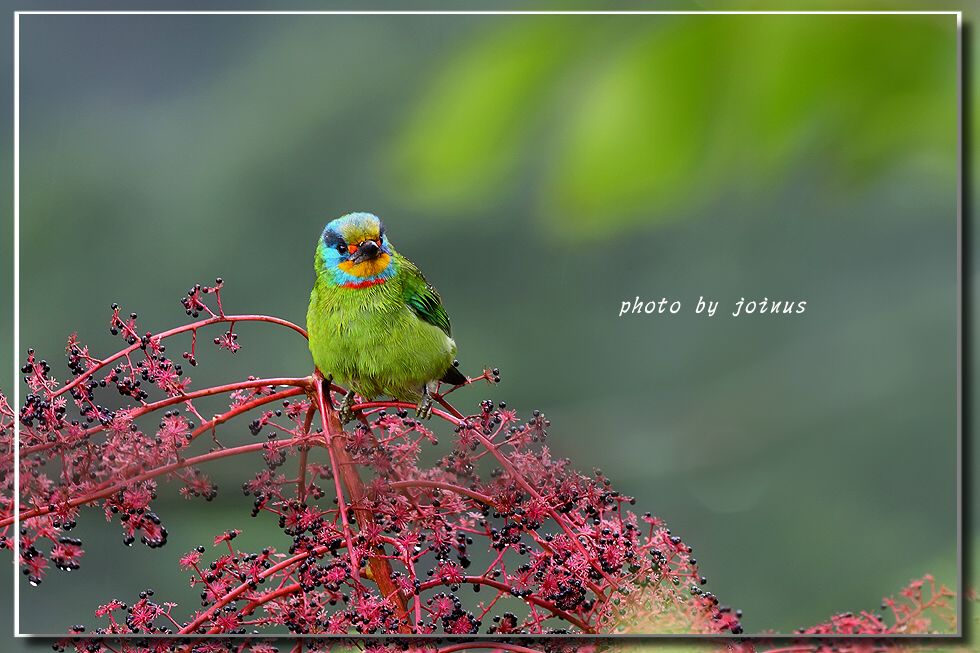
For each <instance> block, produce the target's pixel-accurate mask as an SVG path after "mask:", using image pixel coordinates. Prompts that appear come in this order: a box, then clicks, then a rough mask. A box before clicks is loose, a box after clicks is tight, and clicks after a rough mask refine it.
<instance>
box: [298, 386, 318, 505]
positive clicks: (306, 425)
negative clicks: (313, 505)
mask: <svg viewBox="0 0 980 653" xmlns="http://www.w3.org/2000/svg"><path fill="white" fill-rule="evenodd" d="M315 414H316V408H314V407H313V406H312V405H311V406H310V408H309V410H307V411H306V420H305V421H304V422H303V433H305V434H307V435H308V434H309V432H310V426H312V425H313V415H315ZM309 453H310V448H309V447H302V448H300V450H299V473H298V474H297V479H296V498H297V499H299V502H300V503H306V463H307V458H308V457H309Z"/></svg>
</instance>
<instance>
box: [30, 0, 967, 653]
mask: <svg viewBox="0 0 980 653" xmlns="http://www.w3.org/2000/svg"><path fill="white" fill-rule="evenodd" d="M13 13H14V352H13V368H14V369H13V372H14V377H13V379H14V383H13V386H14V389H13V397H14V405H13V409H14V523H13V527H14V548H13V550H12V554H13V555H12V556H11V558H12V559H13V568H14V574H13V576H14V637H15V638H18V639H30V638H50V637H63V636H64V635H56V636H52V635H38V634H31V633H22V632H20V564H19V563H20V420H19V415H20V366H19V365H18V360H19V356H20V17H21V16H44V15H52V16H142V15H146V16H471V15H472V16H624V15H638V16H652V15H661V16H712V15H714V16H742V15H749V16H956V83H957V96H958V97H957V103H956V114H957V133H956V143H957V189H956V225H957V226H956V230H957V232H956V395H957V397H956V443H957V458H956V461H957V505H956V562H957V572H956V573H957V588H956V598H957V601H956V632H955V633H953V634H926V635H889V636H886V638H887V639H906V638H912V639H928V638H936V639H949V638H960V637H962V636H963V589H964V588H963V581H964V578H963V560H962V557H963V554H962V548H963V532H962V521H963V473H962V467H963V461H962V457H963V451H962V444H963V425H962V411H963V398H962V378H963V370H962V364H963V356H962V339H963V325H962V306H963V291H962V276H963V272H962V267H963V259H962V247H963V245H962V236H963V234H962V230H963V207H962V201H963V200H962V198H963V168H962V166H963V79H962V77H963V64H962V59H963V48H962V44H963V31H962V30H963V12H962V11H891V10H884V11H846V10H842V11H647V10H608V11H519V10H504V11H407V10H405V11H399V10H392V11H381V10H379V11H340V10H337V11H214V10H202V11H124V10H123V11H95V10H93V11H15V12H13ZM123 637H126V638H129V637H142V638H146V637H150V638H155V637H170V636H163V635H126V636H123ZM195 637H202V636H199V635H181V636H177V637H176V638H192V639H193V638H195ZM204 637H208V636H204ZM210 637H219V638H225V637H232V638H234V637H236V636H235V635H211V636H210ZM238 637H259V638H260V639H262V638H281V637H286V635H277V634H274V633H269V634H268V635H258V636H256V635H239V636H238ZM300 637H303V636H300ZM307 637H309V636H307ZM342 637H349V636H348V635H344V636H342ZM396 637H398V636H396ZM401 637H404V636H401ZM411 637H421V638H422V639H426V638H427V636H418V635H416V636H410V638H411ZM476 637H477V638H479V637H481V636H479V635H478V636H476ZM483 637H487V636H483ZM489 637H491V638H492V637H493V636H489ZM524 637H542V636H539V635H528V636H524ZM544 637H548V636H544ZM553 637H577V636H576V635H568V636H553ZM600 637H601V638H603V639H620V638H622V639H633V638H641V639H642V638H660V637H673V638H677V637H681V638H692V639H709V640H710V639H780V638H787V637H791V638H792V637H796V638H798V637H799V635H780V634H769V635H766V634H758V633H753V634H741V635H731V634H728V635H724V634H723V635H699V634H694V633H682V634H679V635H676V634H675V635H666V634H659V635H658V634H649V635H619V636H616V635H604V636H600ZM440 638H448V639H451V638H452V636H440ZM861 638H879V639H880V638H881V636H878V635H856V636H855V635H816V636H808V637H807V639H861Z"/></svg>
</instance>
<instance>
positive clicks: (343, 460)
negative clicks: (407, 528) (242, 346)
mask: <svg viewBox="0 0 980 653" xmlns="http://www.w3.org/2000/svg"><path fill="white" fill-rule="evenodd" d="M323 385H324V384H323V383H317V384H316V386H317V391H316V395H317V405H318V408H319V410H320V417H321V419H322V421H323V430H324V433H325V435H326V436H327V452H328V453H329V455H330V465H331V467H332V469H333V477H334V485H335V487H336V491H337V503H338V505H339V506H340V518H341V523H342V524H343V526H344V536H345V537H346V538H347V548H348V552H349V553H350V556H351V574H352V575H353V577H354V578H355V580H356V579H357V577H358V566H359V565H358V561H357V559H356V558H355V553H354V543H353V541H352V540H351V530H350V522H349V521H348V519H347V509H346V500H345V499H344V490H343V488H344V486H346V488H347V491H348V492H349V493H350V496H351V505H352V506H356V505H357V504H358V503H360V502H361V501H362V500H363V498H364V483H363V482H362V481H361V476H360V474H359V473H358V471H357V467H356V466H355V465H354V462H353V461H352V460H351V458H350V455H349V454H348V453H347V450H346V449H345V448H344V439H345V438H344V427H343V425H342V424H341V423H340V418H339V417H338V416H337V412H336V411H335V410H333V408H332V407H329V406H328V405H327V401H326V397H325V396H324V394H323ZM354 515H355V516H356V517H357V523H358V527H359V528H360V529H361V530H363V529H364V527H365V526H368V525H372V524H374V515H373V514H372V513H371V511H370V510H367V509H365V508H354ZM379 553H380V551H379ZM368 566H369V568H370V569H371V575H372V576H373V577H374V582H375V583H377V584H378V589H379V590H381V593H382V595H383V596H389V597H392V600H393V601H394V602H395V607H396V609H397V612H398V616H399V619H400V620H402V621H404V622H405V624H406V625H404V626H400V627H399V630H400V631H402V632H405V633H410V632H411V629H410V628H408V626H407V623H408V618H407V614H408V613H407V611H406V609H405V599H404V598H403V597H402V595H401V592H399V591H398V588H397V587H396V586H395V582H394V580H392V577H391V575H392V570H391V563H389V562H388V560H387V559H386V558H384V557H383V556H381V555H378V556H370V557H369V558H368Z"/></svg>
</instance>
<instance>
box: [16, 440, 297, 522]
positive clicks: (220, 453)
mask: <svg viewBox="0 0 980 653" xmlns="http://www.w3.org/2000/svg"><path fill="white" fill-rule="evenodd" d="M306 442H307V439H306V438H291V439H289V440H272V441H266V442H257V443H254V444H246V445H242V446H240V447H231V448H229V449H218V450H217V451H211V452H209V453H206V454H202V455H200V456H195V457H193V458H185V459H184V460H181V461H179V462H176V463H171V464H169V465H164V466H163V467H157V468H155V469H151V470H150V471H147V472H144V473H142V474H139V475H138V476H133V477H130V478H127V479H124V480H122V481H120V482H119V483H116V484H114V485H112V486H110V487H107V488H105V489H103V490H99V491H97V492H92V493H89V494H86V495H83V496H81V497H76V498H74V499H71V500H70V501H68V503H67V505H68V506H69V507H75V506H80V505H83V504H86V503H91V502H92V501H98V500H99V499H104V498H105V497H107V496H110V495H112V494H114V493H116V492H118V491H119V490H122V489H125V488H126V486H128V485H130V484H132V483H138V482H140V481H145V480H148V479H151V478H156V477H157V476H162V475H164V474H169V473H171V472H173V471H175V470H178V469H183V468H184V467H190V466H193V465H198V464H200V463H206V462H210V461H212V460H218V459H221V458H228V457H230V456H237V455H239V454H244V453H250V452H252V451H261V450H262V448H263V447H266V446H268V445H269V444H270V443H271V444H274V445H276V446H282V447H290V446H293V445H295V444H299V443H306ZM61 505H62V506H64V505H65V504H61ZM57 509H58V507H57V506H55V508H54V510H57ZM49 512H52V509H51V508H50V507H48V506H44V507H43V508H36V509H34V510H28V511H26V512H22V513H21V515H20V518H21V520H24V519H31V518H32V517H40V516H42V515H46V514H48V513H49ZM13 521H14V518H13V516H11V517H7V518H6V519H2V520H0V527H3V526H7V525H9V524H12V523H13Z"/></svg>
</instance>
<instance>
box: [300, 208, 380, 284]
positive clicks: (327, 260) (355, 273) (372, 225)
mask: <svg viewBox="0 0 980 653" xmlns="http://www.w3.org/2000/svg"><path fill="white" fill-rule="evenodd" d="M317 256H318V259H319V260H318V263H322V265H323V268H322V271H323V272H325V273H326V274H327V278H328V280H329V281H331V282H332V283H333V284H334V285H337V286H341V287H344V288H364V287H367V286H373V285H377V284H379V283H384V282H385V281H387V280H388V279H390V278H391V277H392V276H394V274H395V272H396V269H395V261H394V256H393V250H392V249H391V245H390V244H389V243H388V238H387V236H386V235H385V227H384V225H383V224H382V223H381V220H380V219H378V217H377V216H375V215H372V214H370V213H348V214H347V215H345V216H342V217H340V218H337V219H336V220H333V221H332V222H330V223H328V224H327V226H326V227H325V228H324V229H323V234H322V235H321V237H320V245H319V247H318V249H317ZM317 269H318V270H320V266H319V265H317Z"/></svg>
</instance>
